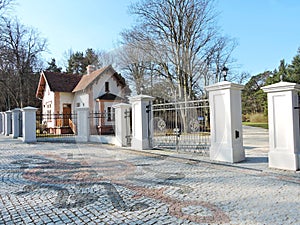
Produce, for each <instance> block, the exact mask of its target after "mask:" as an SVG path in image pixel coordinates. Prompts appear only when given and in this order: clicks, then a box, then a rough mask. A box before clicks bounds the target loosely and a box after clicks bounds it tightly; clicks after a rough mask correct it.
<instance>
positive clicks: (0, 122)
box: [0, 112, 4, 134]
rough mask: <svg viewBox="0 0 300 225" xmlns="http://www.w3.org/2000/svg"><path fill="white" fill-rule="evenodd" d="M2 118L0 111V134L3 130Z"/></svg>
mask: <svg viewBox="0 0 300 225" xmlns="http://www.w3.org/2000/svg"><path fill="white" fill-rule="evenodd" d="M3 123H4V121H3V119H2V112H0V134H2V132H3Z"/></svg>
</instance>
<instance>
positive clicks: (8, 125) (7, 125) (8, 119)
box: [5, 110, 12, 136]
mask: <svg viewBox="0 0 300 225" xmlns="http://www.w3.org/2000/svg"><path fill="white" fill-rule="evenodd" d="M11 127H12V120H11V111H10V110H9V111H6V112H5V128H6V129H5V135H6V136H9V135H10V134H11V133H12V129H11Z"/></svg>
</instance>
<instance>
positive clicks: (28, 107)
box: [22, 106, 37, 111]
mask: <svg viewBox="0 0 300 225" xmlns="http://www.w3.org/2000/svg"><path fill="white" fill-rule="evenodd" d="M36 110H37V108H35V107H32V106H27V107H25V108H22V111H36Z"/></svg>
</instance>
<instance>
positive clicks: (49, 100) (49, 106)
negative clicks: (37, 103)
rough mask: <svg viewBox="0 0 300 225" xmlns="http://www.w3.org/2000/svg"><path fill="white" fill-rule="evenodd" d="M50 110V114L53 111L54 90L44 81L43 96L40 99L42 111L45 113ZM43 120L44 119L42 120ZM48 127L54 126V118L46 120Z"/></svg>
mask: <svg viewBox="0 0 300 225" xmlns="http://www.w3.org/2000/svg"><path fill="white" fill-rule="evenodd" d="M49 110H50V111H51V114H53V113H55V112H54V92H53V91H51V90H50V87H49V85H48V83H46V87H45V90H44V98H43V101H42V113H43V114H44V115H46V114H47V113H48V111H49ZM43 122H44V121H43ZM45 122H47V126H48V127H54V120H50V119H49V120H46V121H45Z"/></svg>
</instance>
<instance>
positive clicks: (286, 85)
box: [261, 81, 300, 93]
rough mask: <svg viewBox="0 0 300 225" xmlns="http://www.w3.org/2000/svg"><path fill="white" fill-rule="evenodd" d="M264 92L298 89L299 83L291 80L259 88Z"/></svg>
mask: <svg viewBox="0 0 300 225" xmlns="http://www.w3.org/2000/svg"><path fill="white" fill-rule="evenodd" d="M261 89H262V90H263V91H264V92H266V93H271V92H280V91H300V85H299V84H296V83H291V82H284V81H281V82H278V83H276V84H271V85H268V86H265V87H262V88H261Z"/></svg>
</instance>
